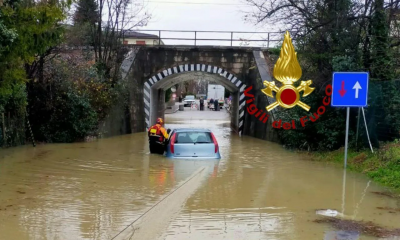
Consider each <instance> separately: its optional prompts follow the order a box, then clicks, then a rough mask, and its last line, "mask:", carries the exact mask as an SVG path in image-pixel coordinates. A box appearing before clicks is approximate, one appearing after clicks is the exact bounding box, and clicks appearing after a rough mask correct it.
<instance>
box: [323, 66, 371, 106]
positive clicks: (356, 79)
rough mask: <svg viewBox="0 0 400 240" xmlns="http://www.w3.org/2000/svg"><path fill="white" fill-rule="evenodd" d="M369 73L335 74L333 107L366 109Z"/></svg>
mask: <svg viewBox="0 0 400 240" xmlns="http://www.w3.org/2000/svg"><path fill="white" fill-rule="evenodd" d="M368 80H369V75H368V73H367V72H335V73H333V83H332V101H331V106H332V107H366V106H367V102H368Z"/></svg>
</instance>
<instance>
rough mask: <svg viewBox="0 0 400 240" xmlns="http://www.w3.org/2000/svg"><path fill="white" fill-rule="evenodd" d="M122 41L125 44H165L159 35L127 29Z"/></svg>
mask: <svg viewBox="0 0 400 240" xmlns="http://www.w3.org/2000/svg"><path fill="white" fill-rule="evenodd" d="M122 42H123V44H134V45H165V44H164V42H163V41H162V40H160V39H159V37H158V36H157V35H153V34H147V33H140V32H135V31H125V32H124V34H123V37H122Z"/></svg>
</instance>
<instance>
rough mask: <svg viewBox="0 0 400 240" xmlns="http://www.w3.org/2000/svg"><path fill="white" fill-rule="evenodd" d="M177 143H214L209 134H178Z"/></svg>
mask: <svg viewBox="0 0 400 240" xmlns="http://www.w3.org/2000/svg"><path fill="white" fill-rule="evenodd" d="M176 135H177V136H176V138H175V143H212V142H213V141H212V138H211V134H210V133H209V132H178V133H177V134H176Z"/></svg>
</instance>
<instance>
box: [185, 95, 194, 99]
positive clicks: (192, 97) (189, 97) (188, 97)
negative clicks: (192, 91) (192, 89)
mask: <svg viewBox="0 0 400 240" xmlns="http://www.w3.org/2000/svg"><path fill="white" fill-rule="evenodd" d="M192 99H194V96H192V95H189V96H186V98H185V100H192Z"/></svg>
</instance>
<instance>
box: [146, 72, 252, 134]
mask: <svg viewBox="0 0 400 240" xmlns="http://www.w3.org/2000/svg"><path fill="white" fill-rule="evenodd" d="M189 72H204V73H207V74H213V75H216V76H217V77H218V78H219V79H220V81H219V82H220V83H221V85H224V86H225V87H226V88H227V89H228V90H229V91H231V92H232V93H233V98H232V103H233V108H232V109H233V113H234V115H233V116H232V117H231V125H233V127H234V128H236V129H235V130H237V132H238V134H239V136H242V133H243V126H244V125H243V124H244V115H245V114H244V113H245V105H246V104H245V101H246V100H245V96H244V90H245V89H246V84H244V83H243V82H242V81H241V80H240V79H238V78H237V77H236V76H235V75H234V74H232V73H230V72H228V71H227V70H225V69H223V68H220V67H218V66H213V65H207V64H183V65H179V66H175V67H171V68H168V69H165V70H163V71H161V72H159V73H157V74H155V75H154V76H152V77H151V78H149V79H148V80H146V81H145V83H144V89H143V92H144V95H143V101H144V112H145V125H146V128H147V129H148V128H149V127H150V126H151V125H152V124H154V123H155V120H156V118H157V104H158V103H157V100H156V99H157V98H156V97H157V93H156V90H157V89H160V88H168V87H171V86H172V85H173V84H175V83H174V82H173V79H174V77H176V76H178V75H179V74H182V73H189Z"/></svg>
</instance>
